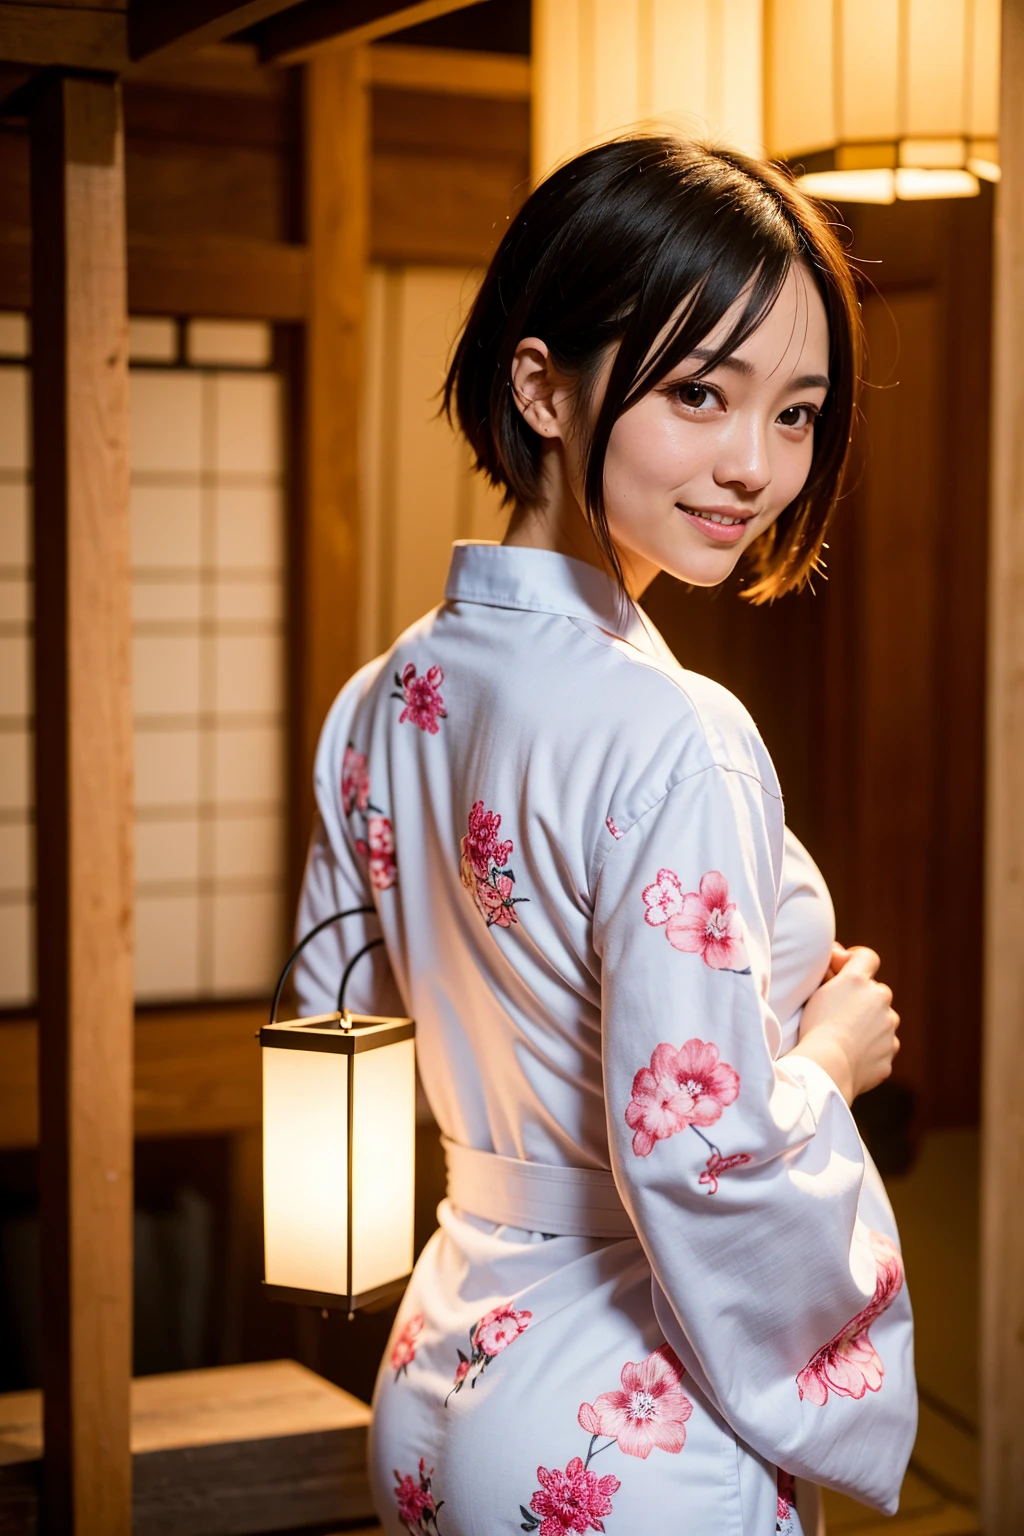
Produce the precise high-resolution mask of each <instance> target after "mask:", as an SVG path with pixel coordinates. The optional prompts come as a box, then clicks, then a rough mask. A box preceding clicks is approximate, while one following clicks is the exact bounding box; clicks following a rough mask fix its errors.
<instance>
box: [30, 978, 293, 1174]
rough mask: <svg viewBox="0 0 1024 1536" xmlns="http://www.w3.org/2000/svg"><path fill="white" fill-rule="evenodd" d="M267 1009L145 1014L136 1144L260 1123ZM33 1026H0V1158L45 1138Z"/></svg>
mask: <svg viewBox="0 0 1024 1536" xmlns="http://www.w3.org/2000/svg"><path fill="white" fill-rule="evenodd" d="M266 1014H267V1011H266V1008H265V1007H264V1006H263V1005H262V1004H259V1005H257V1004H252V1005H249V1004H241V1005H238V1006H236V1007H230V1008H225V1007H212V1008H167V1009H147V1010H146V1011H145V1012H144V1013H140V1014H139V1015H138V1017H137V1018H136V1021H135V1073H134V1084H135V1087H134V1101H133V1107H134V1125H135V1135H136V1136H137V1137H143V1138H146V1137H152V1136H217V1135H229V1134H233V1133H235V1132H238V1131H250V1130H254V1129H255V1130H258V1129H259V1127H260V1125H261V1123H262V1098H261V1095H262V1087H261V1081H260V1052H259V1046H258V1045H257V1044H256V1041H255V1038H254V1036H255V1034H256V1032H257V1031H258V1030H259V1027H260V1025H261V1024H265V1023H266ZM37 1041H38V1034H37V1028H36V1022H35V1020H34V1019H19V1020H15V1021H12V1022H11V1023H5V1024H0V1151H5V1150H8V1149H11V1148H15V1147H34V1146H35V1145H36V1143H37V1141H38V1139H39V1117H38V1112H37V1104H36V1094H37V1091H38V1076H37V1059H38V1049H37Z"/></svg>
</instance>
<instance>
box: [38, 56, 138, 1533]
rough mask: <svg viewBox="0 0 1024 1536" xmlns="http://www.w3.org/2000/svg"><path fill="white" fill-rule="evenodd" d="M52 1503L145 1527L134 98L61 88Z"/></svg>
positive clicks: (47, 297)
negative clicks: (137, 1452)
mask: <svg viewBox="0 0 1024 1536" xmlns="http://www.w3.org/2000/svg"><path fill="white" fill-rule="evenodd" d="M31 135H32V227H33V234H34V238H33V241H32V250H33V281H32V287H33V292H34V294H35V300H36V302H35V305H34V310H33V325H32V348H33V368H32V416H33V455H32V458H33V463H34V465H35V470H34V480H35V494H34V504H35V513H34V515H35V540H34V543H35V552H36V553H35V578H36V586H35V593H36V595H35V686H36V738H35V757H36V805H37V807H38V808H39V814H38V816H37V818H36V828H37V831H36V836H37V860H36V866H37V870H38V876H37V897H38V900H37V919H38V925H37V933H38V941H37V953H38V957H39V960H38V974H39V982H38V988H39V1031H40V1063H41V1071H40V1075H39V1088H40V1092H39V1108H40V1125H41V1156H40V1191H41V1245H42V1246H41V1257H42V1276H43V1280H42V1288H43V1294H42V1309H41V1310H42V1316H43V1320H44V1337H43V1384H44V1388H45V1395H46V1412H45V1418H46V1468H45V1487H44V1495H45V1500H46V1504H47V1520H48V1522H49V1524H50V1525H51V1526H52V1529H53V1530H55V1531H56V1530H59V1531H71V1530H74V1531H75V1532H76V1533H88V1536H92V1533H95V1536H100V1533H102V1536H129V1532H130V1530H131V1459H130V1455H129V1447H128V1423H129V1406H128V1404H129V1395H128V1394H129V1381H130V1378H131V1337H132V1329H131V1301H132V1295H131V1287H132V1249H131V1228H132V1141H131V1067H132V907H133V890H132V823H131V804H132V717H131V673H130V664H131V589H130V584H129V524H128V312H127V283H126V272H125V266H126V263H125V221H124V134H123V130H122V121H121V101H120V87H119V86H118V85H117V84H116V83H115V82H114V81H112V80H105V79H102V78H96V77H91V78H78V79H76V78H62V77H59V76H57V77H53V78H50V79H47V80H46V81H45V82H44V83H43V85H42V86H41V88H40V92H39V96H38V98H37V100H36V103H35V107H34V111H33V117H32V124H31Z"/></svg>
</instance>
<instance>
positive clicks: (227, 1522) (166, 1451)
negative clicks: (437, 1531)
mask: <svg viewBox="0 0 1024 1536" xmlns="http://www.w3.org/2000/svg"><path fill="white" fill-rule="evenodd" d="M369 1423H370V1410H369V1408H368V1407H367V1406H366V1404H365V1403H362V1402H360V1401H359V1399H358V1398H355V1397H352V1396H350V1394H349V1393H347V1392H343V1391H342V1390H341V1388H340V1387H335V1386H332V1384H331V1383H330V1382H328V1381H324V1380H323V1378H322V1377H320V1376H317V1375H315V1374H314V1373H313V1372H312V1371H308V1370H306V1368H305V1367H304V1366H301V1365H298V1364H297V1363H296V1362H295V1361H294V1360H272V1361H269V1362H267V1363H263V1364H258V1365H232V1366H223V1367H221V1368H219V1369H217V1370H206V1371H180V1372H175V1373H173V1374H172V1375H168V1376H143V1377H139V1378H137V1379H136V1380H135V1381H134V1382H133V1383H132V1439H131V1443H132V1472H133V1498H132V1504H133V1518H132V1528H133V1532H134V1536H256V1533H258V1532H267V1531H275V1532H280V1531H285V1530H288V1531H297V1530H301V1529H302V1527H304V1526H315V1527H317V1528H318V1529H319V1530H321V1531H322V1530H323V1529H324V1528H325V1526H329V1525H330V1524H331V1523H333V1522H335V1521H336V1522H338V1524H339V1526H340V1525H342V1524H343V1523H344V1524H348V1526H349V1529H350V1531H351V1525H352V1523H353V1522H364V1524H363V1531H364V1533H366V1536H369V1532H368V1531H367V1525H368V1524H369V1523H371V1522H372V1521H373V1520H374V1518H375V1517H374V1510H373V1502H372V1499H371V1497H370V1485H369V1480H368V1476H367V1466H366V1431H367V1427H368V1425H369ZM42 1445H43V1434H42V1395H41V1393H39V1392H12V1393H8V1394H6V1395H0V1536H35V1532H36V1531H37V1528H38V1504H39V1485H40V1477H41V1472H42ZM352 1536H355V1533H354V1532H353V1533H352Z"/></svg>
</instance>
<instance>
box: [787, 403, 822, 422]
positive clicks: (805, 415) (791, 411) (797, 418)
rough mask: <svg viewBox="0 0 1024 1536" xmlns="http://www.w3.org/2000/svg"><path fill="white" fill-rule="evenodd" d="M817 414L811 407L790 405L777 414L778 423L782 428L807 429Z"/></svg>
mask: <svg viewBox="0 0 1024 1536" xmlns="http://www.w3.org/2000/svg"><path fill="white" fill-rule="evenodd" d="M817 414H818V413H817V411H816V410H815V408H814V406H813V405H790V406H787V408H786V409H785V410H784V411H781V412H780V413H779V423H780V425H781V426H783V427H809V426H811V424H812V423H813V421H814V418H815V417H816V416H817Z"/></svg>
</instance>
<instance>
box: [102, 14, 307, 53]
mask: <svg viewBox="0 0 1024 1536" xmlns="http://www.w3.org/2000/svg"><path fill="white" fill-rule="evenodd" d="M296 3H297V0H245V3H244V4H241V5H239V4H237V0H236V3H234V4H225V3H224V0H176V3H175V4H174V5H168V4H167V0H131V4H130V6H129V9H128V47H129V50H130V52H131V56H132V58H133V59H144V58H146V57H147V56H148V55H150V54H155V53H161V54H163V55H164V56H165V57H167V58H170V57H173V56H175V55H182V54H187V53H190V52H191V51H192V50H193V49H194V48H199V47H202V46H203V45H204V44H207V43H219V42H222V41H223V39H224V38H226V37H230V36H231V35H232V34H233V33H235V32H241V31H243V29H244V28H246V27H253V26H256V25H257V23H258V22H261V21H266V20H267V19H268V17H270V16H276V15H277V14H278V12H280V11H286V10H288V8H289V7H290V6H293V5H295V4H296Z"/></svg>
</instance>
